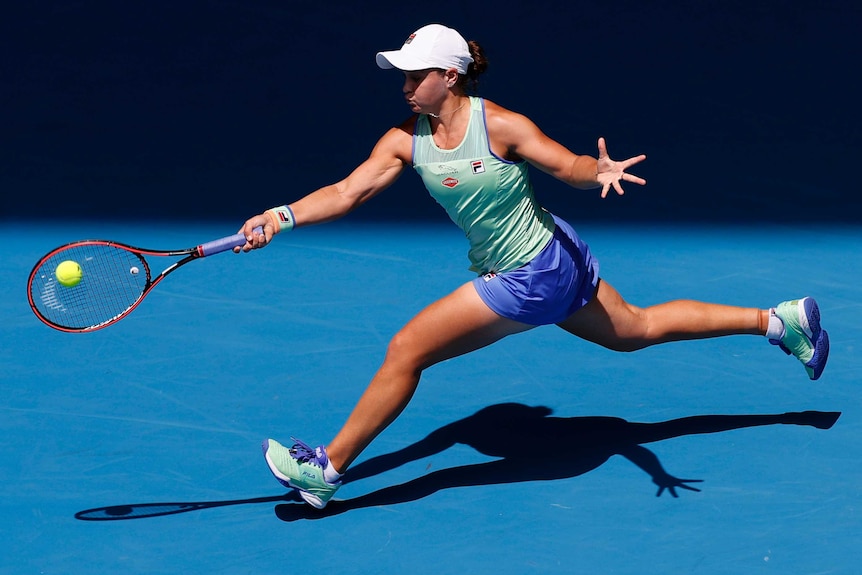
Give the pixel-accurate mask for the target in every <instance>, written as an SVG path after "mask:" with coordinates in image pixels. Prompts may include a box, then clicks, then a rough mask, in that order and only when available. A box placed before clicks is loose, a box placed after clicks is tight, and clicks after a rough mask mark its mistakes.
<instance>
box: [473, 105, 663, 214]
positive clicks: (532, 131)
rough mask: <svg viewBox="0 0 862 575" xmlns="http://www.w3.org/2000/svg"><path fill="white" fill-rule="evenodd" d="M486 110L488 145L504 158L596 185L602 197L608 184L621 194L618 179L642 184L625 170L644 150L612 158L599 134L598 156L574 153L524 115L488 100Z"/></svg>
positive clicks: (573, 181) (577, 184)
mask: <svg viewBox="0 0 862 575" xmlns="http://www.w3.org/2000/svg"><path fill="white" fill-rule="evenodd" d="M486 110H487V117H488V125H489V131H490V132H491V146H492V148H494V150H495V151H496V152H497V153H500V152H501V151H503V154H504V155H505V157H506V159H508V160H512V161H520V160H522V159H523V160H527V161H528V162H530V163H531V164H533V165H534V166H536V167H537V168H539V169H540V170H542V171H543V172H545V173H548V174H550V175H552V176H554V177H555V178H557V179H558V180H560V181H562V182H565V183H567V184H569V185H570V186H573V187H575V188H580V189H590V188H597V187H600V188H601V190H602V191H601V195H602V197H603V198H604V197H606V196H607V195H608V191H609V190H610V189H611V188H613V189H614V190H615V191H616V192H617V194H620V195H622V194H623V193H624V192H623V188H622V186H621V185H620V182H622V181H626V182H631V183H633V184H638V185H644V184H646V180H644V179H643V178H641V177H638V176H635V175H633V174H629V173H627V172H626V170H627V169H628V168H630V167H631V166H633V165H635V164H637V163H639V162H642V161H644V160H645V159H646V155H644V154H641V155H639V156H635V157H633V158H629V159H627V160H622V161H615V160H612V159H611V158H610V156H608V149H607V144H606V142H605V139H604V138H599V141H598V158H594V157H592V156H588V155H578V154H575V153H573V152H571V151H570V150H568V149H567V148H566V147H565V146H563V145H562V144H560V143H559V142H557V141H555V140H553V139H552V138H549V137H548V136H547V135H545V133H544V132H542V131H541V130H540V129H539V127H538V126H536V124H534V123H533V121H532V120H530V119H529V118H527V117H526V116H523V115H521V114H517V113H515V112H512V111H510V110H506V109H505V108H502V107H500V106H497V105H496V104H493V103H491V102H487V103H486Z"/></svg>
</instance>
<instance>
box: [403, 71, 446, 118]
mask: <svg viewBox="0 0 862 575" xmlns="http://www.w3.org/2000/svg"><path fill="white" fill-rule="evenodd" d="M402 91H403V92H404V98H405V99H406V100H407V105H409V106H410V109H411V110H413V111H414V112H416V113H420V114H429V113H431V114H436V113H439V111H440V105H441V104H442V103H443V100H445V99H446V96H447V94H448V93H449V85H448V83H447V82H446V77H445V76H444V74H443V72H442V71H441V70H419V71H415V72H414V71H405V72H404V86H403V88H402Z"/></svg>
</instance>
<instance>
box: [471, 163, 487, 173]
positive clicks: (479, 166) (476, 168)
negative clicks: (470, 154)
mask: <svg viewBox="0 0 862 575" xmlns="http://www.w3.org/2000/svg"><path fill="white" fill-rule="evenodd" d="M470 167H471V168H472V169H473V173H474V174H483V173H485V162H483V161H482V160H473V161H472V162H470Z"/></svg>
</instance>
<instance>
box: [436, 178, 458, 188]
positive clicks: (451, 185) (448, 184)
mask: <svg viewBox="0 0 862 575" xmlns="http://www.w3.org/2000/svg"><path fill="white" fill-rule="evenodd" d="M440 183H441V184H443V185H444V186H446V187H447V188H454V187H455V186H457V185H458V179H457V178H446V179H445V180H443V181H442V182H440Z"/></svg>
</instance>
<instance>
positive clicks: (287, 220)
mask: <svg viewBox="0 0 862 575" xmlns="http://www.w3.org/2000/svg"><path fill="white" fill-rule="evenodd" d="M266 214H267V215H268V216H269V217H270V219H271V220H272V223H273V224H275V225H276V233H278V232H283V231H285V230H287V231H290V230H292V229H293V226H294V225H296V218H294V217H293V210H291V209H290V208H289V207H287V206H278V207H277V208H270V209H268V210H266Z"/></svg>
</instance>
